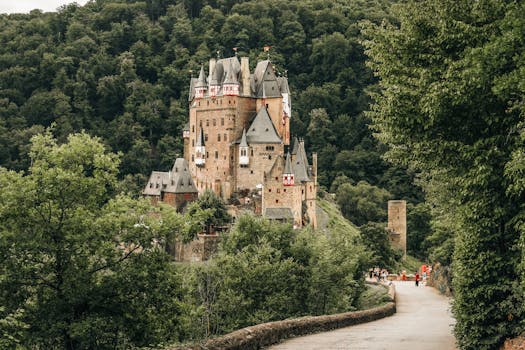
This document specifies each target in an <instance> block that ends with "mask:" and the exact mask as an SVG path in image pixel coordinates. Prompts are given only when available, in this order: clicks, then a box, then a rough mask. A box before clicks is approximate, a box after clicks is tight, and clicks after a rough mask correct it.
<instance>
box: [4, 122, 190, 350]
mask: <svg viewBox="0 0 525 350" xmlns="http://www.w3.org/2000/svg"><path fill="white" fill-rule="evenodd" d="M30 156H31V159H32V165H31V167H30V168H29V171H28V173H27V174H23V173H17V172H14V171H8V170H6V169H3V168H0V189H1V191H0V260H1V261H2V265H1V267H0V277H1V278H0V304H1V305H3V308H2V310H0V320H1V319H2V318H5V317H6V316H7V317H9V315H13V316H12V317H16V318H15V320H18V321H20V324H22V325H23V324H27V325H28V327H27V329H26V330H25V332H23V334H24V337H23V339H21V341H20V343H21V344H23V345H24V346H27V347H38V348H47V349H79V348H98V349H110V348H111V349H115V348H128V347H130V346H145V345H150V344H157V343H160V342H163V341H167V340H173V339H177V337H178V334H179V328H180V326H179V324H178V320H177V315H178V314H180V311H179V309H178V304H177V300H178V294H177V293H178V292H177V291H178V290H179V288H180V287H179V285H178V282H177V280H176V279H175V277H174V276H175V274H174V270H173V266H172V265H171V264H170V262H169V259H168V257H167V255H166V254H165V253H164V251H163V246H164V245H165V242H166V240H167V239H168V238H169V236H170V234H173V231H174V230H175V231H176V230H178V227H180V225H182V219H180V217H178V216H177V215H178V214H176V213H175V212H174V210H172V209H170V208H165V207H162V208H159V209H155V208H153V207H151V206H150V205H149V204H148V202H147V201H145V200H133V199H130V198H128V197H125V196H116V197H115V196H114V192H113V188H115V185H116V184H117V181H116V175H117V172H118V164H119V162H118V158H117V156H116V155H115V154H112V153H108V152H106V151H105V149H104V146H103V145H102V143H101V142H100V140H99V139H96V138H91V137H90V136H88V135H87V134H73V135H70V136H69V137H68V142H67V143H65V144H62V145H59V144H57V142H56V140H55V139H53V138H52V136H51V134H50V132H49V131H48V132H47V133H45V134H43V135H37V136H35V137H33V138H32V147H31V152H30ZM155 211H157V212H158V214H156V215H151V213H152V212H155ZM163 212H165V213H164V214H163ZM159 216H162V217H163V220H162V222H161V220H159ZM145 290H147V291H148V293H144V291H145ZM18 321H17V322H18ZM11 324H15V325H16V323H15V322H11ZM13 334H15V333H13Z"/></svg>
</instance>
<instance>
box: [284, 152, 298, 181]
mask: <svg viewBox="0 0 525 350" xmlns="http://www.w3.org/2000/svg"><path fill="white" fill-rule="evenodd" d="M294 184H295V182H294V174H293V170H292V161H291V155H290V153H288V154H286V161H285V163H284V172H283V185H285V186H293V185H294Z"/></svg>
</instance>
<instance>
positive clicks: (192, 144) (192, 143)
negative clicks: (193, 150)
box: [191, 139, 195, 147]
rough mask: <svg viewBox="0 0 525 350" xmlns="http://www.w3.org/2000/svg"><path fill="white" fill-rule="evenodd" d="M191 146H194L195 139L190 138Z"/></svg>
mask: <svg viewBox="0 0 525 350" xmlns="http://www.w3.org/2000/svg"><path fill="white" fill-rule="evenodd" d="M193 146H195V140H194V139H192V140H191V147H193Z"/></svg>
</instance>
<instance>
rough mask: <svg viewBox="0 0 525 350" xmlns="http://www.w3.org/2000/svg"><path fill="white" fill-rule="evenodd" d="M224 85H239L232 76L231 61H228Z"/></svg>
mask: <svg viewBox="0 0 525 350" xmlns="http://www.w3.org/2000/svg"><path fill="white" fill-rule="evenodd" d="M224 84H239V81H238V80H237V75H235V74H233V65H232V61H231V60H229V65H228V74H227V75H226V79H225V80H224Z"/></svg>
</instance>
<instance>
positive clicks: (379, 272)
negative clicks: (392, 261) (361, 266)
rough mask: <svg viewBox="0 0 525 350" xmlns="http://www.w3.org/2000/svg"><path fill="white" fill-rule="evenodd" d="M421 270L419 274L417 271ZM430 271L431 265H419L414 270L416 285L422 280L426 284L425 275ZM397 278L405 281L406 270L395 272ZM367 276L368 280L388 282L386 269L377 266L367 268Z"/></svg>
mask: <svg viewBox="0 0 525 350" xmlns="http://www.w3.org/2000/svg"><path fill="white" fill-rule="evenodd" d="M420 271H421V274H419V272H420ZM431 271H432V266H430V265H421V268H420V269H419V270H418V271H416V272H415V274H414V278H415V282H416V287H418V286H419V284H420V283H421V282H422V283H424V284H426V282H427V277H428V276H430V272H431ZM397 276H398V280H399V279H400V280H401V281H406V280H407V274H406V271H402V272H400V273H398V274H397ZM368 278H369V279H370V280H376V281H377V282H381V281H383V282H388V270H387V269H380V268H379V267H375V268H373V269H369V270H368Z"/></svg>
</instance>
